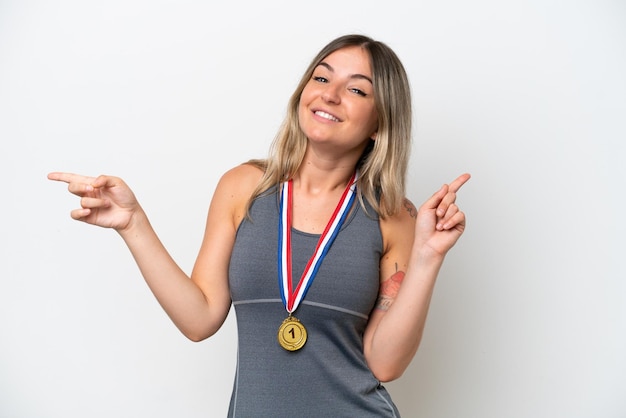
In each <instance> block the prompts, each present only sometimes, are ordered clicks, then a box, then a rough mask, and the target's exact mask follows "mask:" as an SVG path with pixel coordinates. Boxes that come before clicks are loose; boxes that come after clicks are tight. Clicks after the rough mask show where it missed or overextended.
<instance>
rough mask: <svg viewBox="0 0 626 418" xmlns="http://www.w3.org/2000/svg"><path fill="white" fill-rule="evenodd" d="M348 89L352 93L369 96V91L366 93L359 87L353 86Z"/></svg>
mask: <svg viewBox="0 0 626 418" xmlns="http://www.w3.org/2000/svg"><path fill="white" fill-rule="evenodd" d="M348 90H350V91H351V92H352V93H355V94H358V95H359V96H363V97H366V96H367V93H365V92H364V91H363V90H360V89H357V88H351V89H348Z"/></svg>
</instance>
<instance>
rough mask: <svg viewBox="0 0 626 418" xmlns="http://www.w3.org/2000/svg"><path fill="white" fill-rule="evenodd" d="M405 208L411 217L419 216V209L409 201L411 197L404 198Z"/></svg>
mask: <svg viewBox="0 0 626 418" xmlns="http://www.w3.org/2000/svg"><path fill="white" fill-rule="evenodd" d="M404 208H405V209H406V211H407V212H409V215H410V216H411V218H417V209H416V208H415V206H414V205H413V203H411V202H410V201H409V199H404Z"/></svg>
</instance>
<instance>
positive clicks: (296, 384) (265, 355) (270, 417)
mask: <svg viewBox="0 0 626 418" xmlns="http://www.w3.org/2000/svg"><path fill="white" fill-rule="evenodd" d="M278 207H279V200H278V194H277V193H276V189H272V190H270V191H268V192H266V193H265V194H263V195H262V196H260V197H259V198H257V199H256V200H255V201H254V203H253V205H252V207H251V220H249V219H245V220H244V221H242V223H241V225H240V226H239V229H238V231H237V237H236V240H235V245H234V248H233V253H232V256H231V260H230V267H229V284H230V292H231V297H232V300H233V305H234V307H235V312H236V316H237V330H238V353H237V369H236V375H235V382H234V387H233V392H232V397H231V400H230V408H229V413H228V416H229V417H234V418H249V417H253V418H265V417H267V418H287V417H289V418H294V417H298V418H300V417H312V418H313V417H315V418H321V417H332V418H341V417H346V418H355V417H356V418H367V417H376V418H380V417H399V413H398V410H397V409H396V407H395V405H394V404H393V402H392V400H391V398H390V396H389V393H388V392H387V390H386V389H385V388H384V387H383V386H382V385H381V384H380V382H379V381H378V380H377V379H376V378H375V377H374V375H373V374H372V372H371V371H370V370H369V368H368V367H367V364H366V362H365V357H364V355H363V332H364V330H365V327H366V325H367V320H368V317H369V314H370V311H371V310H372V308H373V307H374V303H375V302H376V298H377V296H378V288H379V280H380V279H379V262H380V257H381V255H382V236H381V232H380V227H379V224H378V219H377V217H375V212H374V210H373V209H372V210H369V209H371V208H368V211H367V212H368V214H365V213H364V211H363V209H362V208H361V206H360V205H359V203H358V201H355V204H354V210H352V212H351V213H350V214H349V215H348V217H347V218H346V220H345V222H344V224H343V226H342V228H341V230H340V232H339V234H338V235H337V237H336V239H335V241H334V243H333V245H332V247H331V248H330V250H329V251H328V253H327V255H326V257H325V258H324V260H323V263H322V265H321V267H320V268H319V270H318V273H317V275H316V276H315V279H314V281H313V283H312V284H311V286H310V288H309V290H308V293H307V294H306V297H305V298H304V300H303V301H302V303H301V304H300V306H299V307H298V309H297V310H296V311H295V312H294V316H296V317H297V318H298V319H299V320H300V321H301V322H302V323H303V324H304V326H305V327H306V329H307V333H308V340H307V342H306V344H305V345H304V347H303V348H301V349H300V350H298V351H294V352H290V351H286V350H285V349H283V348H282V347H281V346H280V345H279V344H278V341H277V332H278V327H279V326H280V324H281V323H282V322H283V320H284V319H285V318H286V317H287V311H286V310H285V307H284V305H283V303H282V300H281V298H280V291H279V284H278V273H277V263H278V261H277V260H278V254H277V251H278V250H277V247H278V217H279V214H278ZM318 239H319V235H314V234H308V233H303V232H300V231H297V230H295V229H292V232H291V240H292V264H293V280H294V284H293V287H294V288H295V286H296V285H297V282H298V281H299V280H300V276H301V274H302V272H303V270H304V268H305V266H306V263H307V261H308V260H309V258H310V257H311V256H312V255H313V252H314V251H315V247H316V245H317V241H318Z"/></svg>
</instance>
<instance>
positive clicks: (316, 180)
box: [293, 163, 354, 194]
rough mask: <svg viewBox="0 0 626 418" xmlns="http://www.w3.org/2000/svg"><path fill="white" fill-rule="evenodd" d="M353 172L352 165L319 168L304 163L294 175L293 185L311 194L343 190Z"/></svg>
mask: <svg viewBox="0 0 626 418" xmlns="http://www.w3.org/2000/svg"><path fill="white" fill-rule="evenodd" d="M353 174H354V167H334V168H331V169H329V168H325V169H324V168H319V167H315V166H314V165H313V164H310V163H305V164H304V165H303V167H302V168H301V169H300V170H298V172H297V173H296V175H295V176H294V182H293V183H294V187H296V188H297V189H299V190H303V191H306V192H307V193H311V194H322V193H333V192H336V191H337V190H342V191H343V190H344V189H345V188H346V186H347V185H348V182H349V181H350V178H351V177H352V175H353Z"/></svg>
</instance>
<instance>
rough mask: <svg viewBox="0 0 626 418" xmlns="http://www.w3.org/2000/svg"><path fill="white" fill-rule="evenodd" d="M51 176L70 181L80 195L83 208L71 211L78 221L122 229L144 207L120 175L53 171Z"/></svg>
mask: <svg viewBox="0 0 626 418" xmlns="http://www.w3.org/2000/svg"><path fill="white" fill-rule="evenodd" d="M48 179H50V180H54V181H61V182H64V183H67V185H68V187H67V189H68V190H69V192H70V193H72V194H74V195H76V196H78V197H80V206H81V208H80V209H74V210H72V212H71V213H70V215H71V217H72V219H75V220H77V221H82V222H86V223H88V224H92V225H97V226H101V227H103V228H113V229H115V230H117V231H121V230H124V229H126V228H128V226H129V225H130V223H131V221H132V220H133V215H134V214H136V213H138V212H140V211H141V210H142V209H141V207H140V206H139V203H138V202H137V199H136V198H135V195H134V193H133V192H132V190H131V189H130V188H129V187H128V185H127V184H126V183H124V181H123V180H122V179H120V178H118V177H113V176H99V177H86V176H81V175H78V174H72V173H59V172H54V173H50V174H48Z"/></svg>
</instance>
